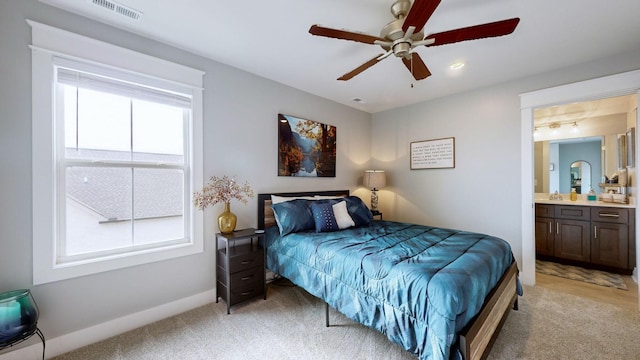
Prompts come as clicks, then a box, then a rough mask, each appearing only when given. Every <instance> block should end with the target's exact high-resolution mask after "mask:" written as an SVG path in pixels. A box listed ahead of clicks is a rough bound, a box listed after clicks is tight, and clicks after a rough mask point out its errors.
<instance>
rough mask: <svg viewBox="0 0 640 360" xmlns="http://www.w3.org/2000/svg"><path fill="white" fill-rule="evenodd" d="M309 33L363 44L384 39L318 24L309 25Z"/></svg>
mask: <svg viewBox="0 0 640 360" xmlns="http://www.w3.org/2000/svg"><path fill="white" fill-rule="evenodd" d="M309 33H310V34H311V35H317V36H324V37H328V38H334V39H342V40H351V41H356V42H360V43H365V44H373V43H374V42H375V41H386V40H385V39H383V38H381V37H378V36H373V35H367V34H361V33H356V32H352V31H348V30H337V29H331V28H326V27H324V26H320V25H311V28H309Z"/></svg>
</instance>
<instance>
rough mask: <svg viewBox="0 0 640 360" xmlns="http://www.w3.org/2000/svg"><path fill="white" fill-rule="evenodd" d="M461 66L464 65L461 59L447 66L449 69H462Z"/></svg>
mask: <svg viewBox="0 0 640 360" xmlns="http://www.w3.org/2000/svg"><path fill="white" fill-rule="evenodd" d="M463 67H464V63H463V62H462V61H458V62H454V63H453V64H451V66H449V68H451V70H459V69H462V68H463Z"/></svg>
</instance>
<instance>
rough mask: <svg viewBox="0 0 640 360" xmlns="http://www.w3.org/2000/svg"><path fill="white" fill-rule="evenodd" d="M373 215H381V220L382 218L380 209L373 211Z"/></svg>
mask: <svg viewBox="0 0 640 360" xmlns="http://www.w3.org/2000/svg"><path fill="white" fill-rule="evenodd" d="M371 213H372V214H373V217H374V218H375V217H376V216H380V220H382V213H381V212H380V211H372V212H371Z"/></svg>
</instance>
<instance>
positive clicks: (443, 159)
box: [410, 137, 456, 170]
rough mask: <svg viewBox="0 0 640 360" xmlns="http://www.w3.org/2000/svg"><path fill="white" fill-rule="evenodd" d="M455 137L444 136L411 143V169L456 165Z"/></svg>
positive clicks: (451, 166) (440, 167)
mask: <svg viewBox="0 0 640 360" xmlns="http://www.w3.org/2000/svg"><path fill="white" fill-rule="evenodd" d="M455 145H456V144H455V138H452V137H450V138H444V139H434V140H424V141H414V142H412V143H411V153H410V156H411V159H410V161H411V170H419V169H442V168H455V167H456V156H455V152H456V146H455Z"/></svg>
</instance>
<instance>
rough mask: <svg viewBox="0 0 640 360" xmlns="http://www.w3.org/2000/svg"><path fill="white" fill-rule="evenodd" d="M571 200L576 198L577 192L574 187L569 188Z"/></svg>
mask: <svg viewBox="0 0 640 360" xmlns="http://www.w3.org/2000/svg"><path fill="white" fill-rule="evenodd" d="M569 196H570V198H571V201H576V200H578V193H577V192H576V188H571V194H569Z"/></svg>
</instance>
